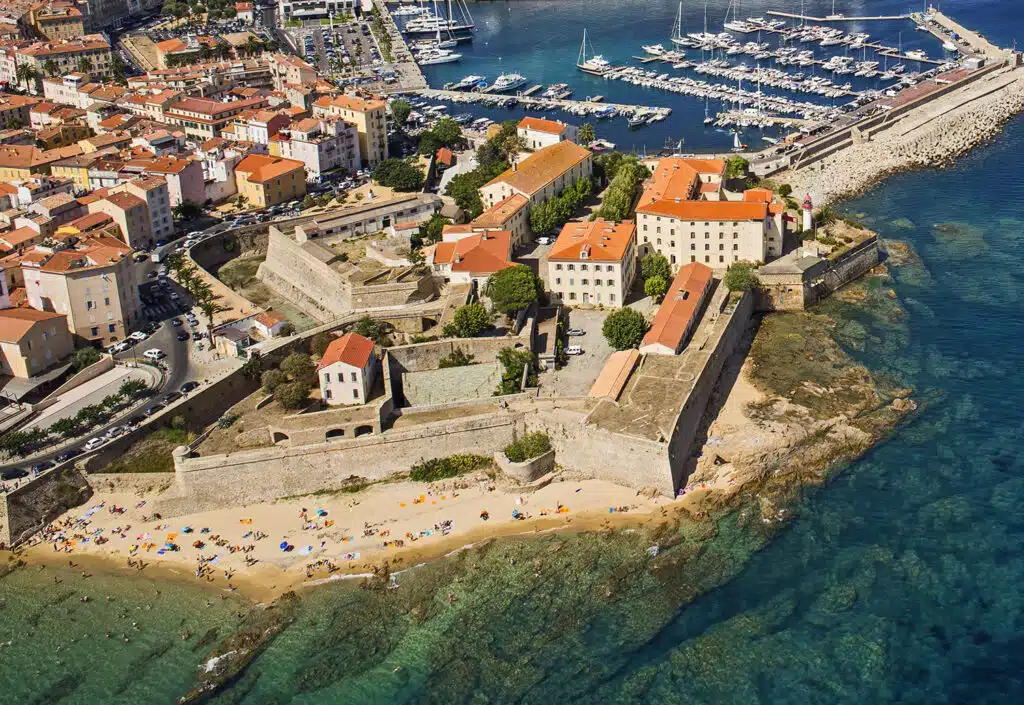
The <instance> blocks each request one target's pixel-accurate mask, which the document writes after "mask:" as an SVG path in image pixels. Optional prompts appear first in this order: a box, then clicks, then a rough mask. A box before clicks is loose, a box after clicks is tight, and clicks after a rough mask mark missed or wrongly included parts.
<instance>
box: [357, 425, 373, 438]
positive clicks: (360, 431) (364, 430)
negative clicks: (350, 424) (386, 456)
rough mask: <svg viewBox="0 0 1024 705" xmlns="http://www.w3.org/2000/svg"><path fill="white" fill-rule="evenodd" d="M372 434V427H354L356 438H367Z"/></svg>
mask: <svg viewBox="0 0 1024 705" xmlns="http://www.w3.org/2000/svg"><path fill="white" fill-rule="evenodd" d="M371 433H373V426H356V437H357V438H358V437H359V436H368V435H370V434H371Z"/></svg>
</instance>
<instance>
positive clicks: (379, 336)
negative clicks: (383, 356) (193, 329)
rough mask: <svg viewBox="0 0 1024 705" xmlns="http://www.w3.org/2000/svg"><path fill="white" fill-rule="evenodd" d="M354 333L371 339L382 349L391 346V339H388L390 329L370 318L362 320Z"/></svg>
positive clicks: (353, 330) (354, 329)
mask: <svg viewBox="0 0 1024 705" xmlns="http://www.w3.org/2000/svg"><path fill="white" fill-rule="evenodd" d="M352 332H353V333H356V334H357V335H361V336H363V337H364V338H369V339H370V340H372V341H373V342H375V343H377V345H380V346H382V347H387V346H388V345H391V338H389V337H388V328H387V326H386V325H384V324H383V323H381V322H380V321H375V320H373V319H372V318H370V317H369V316H365V317H363V318H360V319H359V321H358V322H357V323H356V325H355V327H354V328H353V329H352Z"/></svg>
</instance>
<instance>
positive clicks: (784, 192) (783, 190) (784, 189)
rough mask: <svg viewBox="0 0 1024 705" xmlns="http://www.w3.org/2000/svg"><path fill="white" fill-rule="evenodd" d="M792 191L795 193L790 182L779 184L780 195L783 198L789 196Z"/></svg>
mask: <svg viewBox="0 0 1024 705" xmlns="http://www.w3.org/2000/svg"><path fill="white" fill-rule="evenodd" d="M791 193H793V187H792V186H790V185H789V184H782V185H780V186H779V195H780V196H782V197H783V198H789V195H790V194H791Z"/></svg>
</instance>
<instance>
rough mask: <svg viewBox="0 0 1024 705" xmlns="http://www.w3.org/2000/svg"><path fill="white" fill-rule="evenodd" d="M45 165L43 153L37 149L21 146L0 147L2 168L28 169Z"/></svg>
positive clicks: (0, 165) (7, 145) (0, 164)
mask: <svg viewBox="0 0 1024 705" xmlns="http://www.w3.org/2000/svg"><path fill="white" fill-rule="evenodd" d="M45 163H46V158H45V157H44V156H43V152H42V151H40V150H39V149H38V148H36V147H29V146H27V145H21V144H4V145H0V167H9V168H12V169H28V168H31V167H33V166H40V165H42V164H45Z"/></svg>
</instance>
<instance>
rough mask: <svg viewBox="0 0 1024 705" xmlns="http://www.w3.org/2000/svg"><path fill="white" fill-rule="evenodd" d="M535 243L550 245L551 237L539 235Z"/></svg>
mask: <svg viewBox="0 0 1024 705" xmlns="http://www.w3.org/2000/svg"><path fill="white" fill-rule="evenodd" d="M537 244H538V245H550V244H551V238H549V237H539V238H537Z"/></svg>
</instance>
